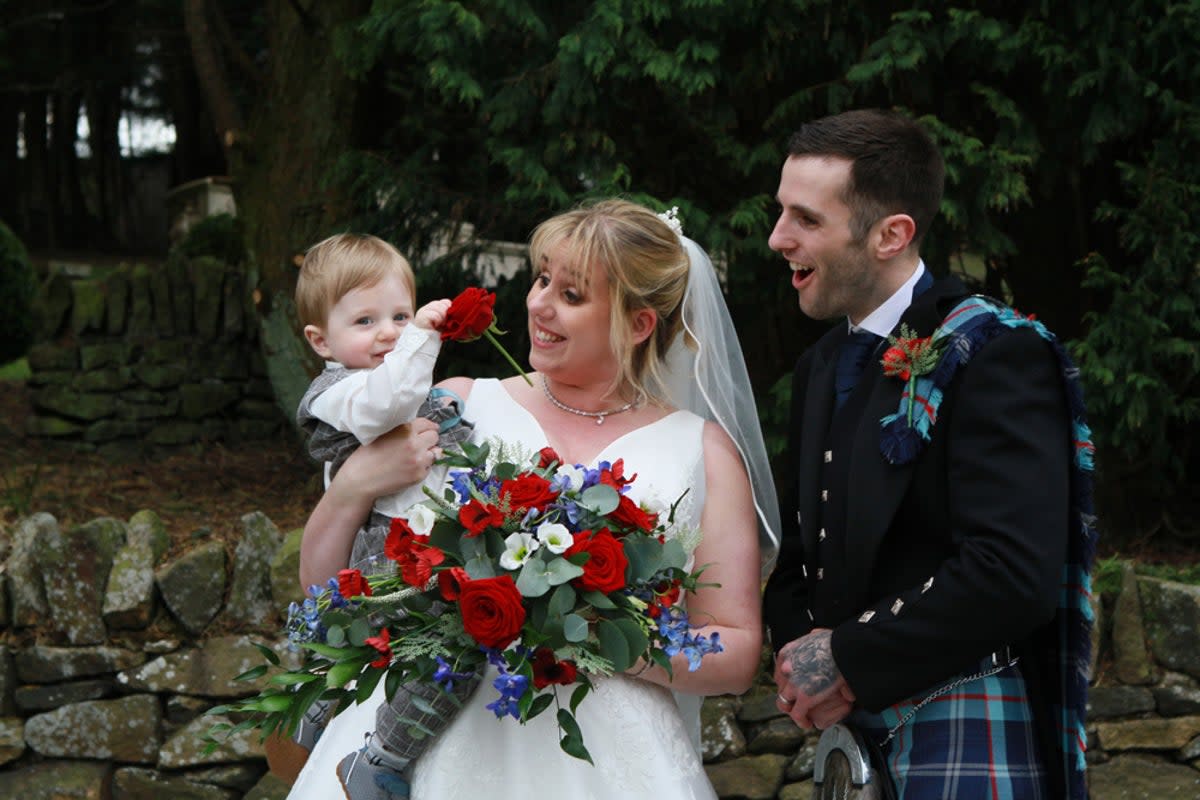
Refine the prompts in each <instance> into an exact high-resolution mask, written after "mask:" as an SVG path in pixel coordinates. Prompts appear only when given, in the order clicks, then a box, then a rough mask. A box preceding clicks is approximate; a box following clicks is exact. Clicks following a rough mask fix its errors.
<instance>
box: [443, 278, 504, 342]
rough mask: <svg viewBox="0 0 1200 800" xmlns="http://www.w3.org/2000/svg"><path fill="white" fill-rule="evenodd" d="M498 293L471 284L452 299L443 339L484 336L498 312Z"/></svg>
mask: <svg viewBox="0 0 1200 800" xmlns="http://www.w3.org/2000/svg"><path fill="white" fill-rule="evenodd" d="M495 306H496V295H495V293H494V292H489V291H487V290H486V289H480V288H479V287H478V286H469V287H467V288H466V289H464V290H463V291H462V293H461V294H460V295H459V296H458V297H456V298H454V299H453V300H452V301H450V308H449V309H448V310H447V311H446V321H445V322H443V323H442V328H441V330H442V341H446V340H447V339H453V340H454V341H456V342H469V341H472V340H473V339H478V338H479V337H480V336H483V332H484V331H486V330H487V329H488V328H489V327H491V324H492V320H493V319H494V318H495V316H496V314H495V311H494V308H495Z"/></svg>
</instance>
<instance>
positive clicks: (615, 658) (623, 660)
mask: <svg viewBox="0 0 1200 800" xmlns="http://www.w3.org/2000/svg"><path fill="white" fill-rule="evenodd" d="M596 638H597V639H598V640H599V641H600V652H601V654H602V655H603V656H604V657H605V658H607V659H608V660H609V661H611V662H612V665H613V670H614V671H615V672H624V671H625V670H627V669H629V668H630V667H632V666H633V662H634V661H636V660H637V656H636V655H635V654H631V653H630V651H629V639H628V638H626V636H625V632H624V631H623V630H622V629H621V628H620V627H619V626H618V625H617V624H616V623H615V622H613V621H612V620H609V619H602V620H600V621H599V622H597V623H596Z"/></svg>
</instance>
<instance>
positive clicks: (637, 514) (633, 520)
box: [608, 495, 658, 531]
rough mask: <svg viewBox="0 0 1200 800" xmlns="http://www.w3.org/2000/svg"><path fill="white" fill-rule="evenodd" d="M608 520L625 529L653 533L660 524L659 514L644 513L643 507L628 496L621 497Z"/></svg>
mask: <svg viewBox="0 0 1200 800" xmlns="http://www.w3.org/2000/svg"><path fill="white" fill-rule="evenodd" d="M608 518H609V519H611V520H612V521H613V522H616V523H619V524H620V525H621V527H623V528H637V529H638V530H642V531H652V530H654V526H655V525H657V524H658V514H654V513H652V512H649V511H643V510H642V508H641V506H639V505H638V504H637V503H635V502H633V501H632V500H630V499H629V497H628V496H627V495H621V499H620V501H619V502H618V503H617V507H616V509H615V510H614V511H613V512H612V513H611V514H609V515H608Z"/></svg>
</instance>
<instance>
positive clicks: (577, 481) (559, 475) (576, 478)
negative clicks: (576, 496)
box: [554, 464, 586, 492]
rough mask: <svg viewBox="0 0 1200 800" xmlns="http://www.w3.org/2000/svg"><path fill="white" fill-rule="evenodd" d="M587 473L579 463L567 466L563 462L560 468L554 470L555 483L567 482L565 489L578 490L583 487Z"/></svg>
mask: <svg viewBox="0 0 1200 800" xmlns="http://www.w3.org/2000/svg"><path fill="white" fill-rule="evenodd" d="M584 477H586V473H585V472H584V470H583V468H582V467H580V466H578V465H572V466H567V465H566V464H563V465H562V466H560V467H559V468H558V469H556V470H554V483H556V484H557V483H560V482H561V483H563V484H565V487H564V489H565V490H567V491H575V492H578V491H579V490H580V489H582V488H583V479H584Z"/></svg>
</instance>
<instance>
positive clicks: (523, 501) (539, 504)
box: [500, 472, 558, 511]
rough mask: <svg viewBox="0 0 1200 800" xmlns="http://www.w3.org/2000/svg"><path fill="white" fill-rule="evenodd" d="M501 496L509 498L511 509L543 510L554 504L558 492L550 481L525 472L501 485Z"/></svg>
mask: <svg viewBox="0 0 1200 800" xmlns="http://www.w3.org/2000/svg"><path fill="white" fill-rule="evenodd" d="M500 496H501V497H507V498H508V505H509V508H511V509H513V510H518V509H519V510H521V511H524V510H525V509H527V508H536V509H539V510H541V509H543V508H545V507H546V506H548V505H550V504H551V503H553V502H554V499H555V498H556V497H558V492H556V491H554V490H553V489H551V488H550V481H548V480H546V479H545V478H543V477H542V476H541V475H534V474H533V473H532V472H523V473H521V474H520V475H518V476H517V477H515V478H513V479H512V480H507V481H503V482H502V483H501V484H500Z"/></svg>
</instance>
